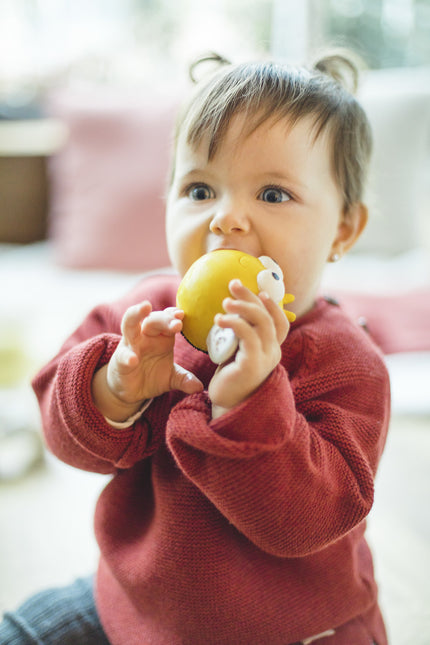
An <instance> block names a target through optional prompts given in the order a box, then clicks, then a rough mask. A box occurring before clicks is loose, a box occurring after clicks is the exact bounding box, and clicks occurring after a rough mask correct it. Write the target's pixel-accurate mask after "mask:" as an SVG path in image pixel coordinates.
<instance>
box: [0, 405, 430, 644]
mask: <svg viewBox="0 0 430 645" xmlns="http://www.w3.org/2000/svg"><path fill="white" fill-rule="evenodd" d="M106 481H107V478H106V477H104V476H99V475H94V474H91V473H84V472H80V471H77V470H74V469H72V468H70V467H68V466H66V465H64V464H62V463H60V462H58V461H57V460H56V459H54V458H53V457H51V456H49V455H45V456H44V459H43V461H41V462H40V463H39V465H38V466H36V467H35V468H34V470H33V471H32V472H31V473H29V474H27V475H26V476H25V477H24V478H21V479H16V480H14V481H9V482H7V483H5V482H4V483H2V484H0V508H1V531H0V554H1V559H0V610H4V609H9V608H12V607H14V606H15V605H16V604H17V603H19V602H20V601H22V600H23V599H24V598H25V597H26V596H27V595H28V594H31V593H33V592H35V591H37V590H39V589H41V588H43V587H46V586H49V585H56V584H65V583H67V582H69V581H71V580H73V579H74V578H75V577H76V576H79V575H85V574H87V573H90V572H92V571H93V570H94V568H95V566H96V562H97V546H96V543H95V540H94V537H93V534H92V516H93V510H94V504H95V501H96V499H97V496H98V494H99V492H100V490H101V488H102V487H103V486H104V485H105V483H106ZM429 499H430V417H428V416H411V415H408V416H402V415H395V416H394V418H393V421H392V426H391V431H390V434H389V439H388V442H387V447H386V451H385V453H384V456H383V460H382V463H381V467H380V470H379V474H378V479H377V493H376V500H375V505H374V508H373V510H372V513H371V516H370V518H369V531H368V539H369V542H370V543H371V545H372V548H373V550H374V554H375V565H376V574H377V578H378V581H379V586H380V594H381V605H382V608H383V611H384V613H385V617H386V621H387V625H388V629H389V633H390V643H391V645H412V644H413V645H429V644H430V584H429V574H430V513H429V510H428V509H429V502H428V500H429Z"/></svg>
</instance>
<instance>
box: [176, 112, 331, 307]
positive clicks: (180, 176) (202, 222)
mask: <svg viewBox="0 0 430 645" xmlns="http://www.w3.org/2000/svg"><path fill="white" fill-rule="evenodd" d="M244 123H245V121H244V118H243V116H242V115H240V114H239V115H237V116H235V117H234V118H233V119H232V121H231V123H230V125H229V127H228V129H227V131H226V133H225V136H224V140H223V141H222V143H221V144H220V145H219V147H218V149H217V151H216V153H215V155H214V156H213V158H212V159H210V160H208V143H207V141H203V142H202V143H201V144H200V145H199V147H198V148H197V149H192V148H191V147H190V146H189V145H187V144H186V142H185V141H184V138H182V139H181V137H180V138H179V141H178V145H177V150H176V165H175V173H174V177H173V181H172V186H171V189H170V192H169V198H168V204H167V242H168V247H169V253H170V256H171V259H172V262H173V264H174V266H175V267H176V269H177V270H178V271H179V273H180V275H184V273H185V272H186V270H187V269H188V268H189V267H190V266H191V264H192V263H193V262H194V261H195V260H197V258H199V257H200V256H201V255H203V254H204V253H207V252H208V251H212V250H214V249H218V248H227V249H238V250H240V251H244V252H246V253H250V254H251V255H255V256H260V255H268V256H270V257H271V258H273V259H274V260H275V261H276V262H277V263H278V264H279V265H280V266H281V268H282V270H283V273H284V281H285V288H286V291H287V292H289V293H292V294H294V295H295V297H296V301H295V303H293V305H291V309H292V310H293V311H294V312H295V313H296V314H297V315H302V314H304V313H305V312H306V311H308V310H309V309H310V308H311V307H312V305H313V303H314V300H315V296H316V293H317V290H318V286H319V281H320V278H321V274H322V272H323V268H324V266H325V264H326V262H327V260H328V258H329V256H330V254H331V251H332V247H333V245H334V243H335V242H336V240H337V239H338V238H339V239H340V238H341V237H342V234H343V208H342V206H343V202H342V196H341V191H340V189H339V187H338V186H337V185H336V183H335V180H334V178H333V174H332V170H331V163H330V154H331V149H330V144H329V141H328V138H327V136H326V135H325V134H322V135H320V136H319V137H318V139H317V140H316V141H314V139H313V137H312V122H311V120H310V119H308V118H304V119H302V120H300V121H298V122H297V123H296V124H295V125H294V126H292V127H291V126H290V125H289V123H288V122H286V121H285V120H280V121H277V122H273V121H267V122H265V123H263V124H262V125H260V126H259V127H258V128H257V129H256V130H254V132H252V133H251V134H249V133H248V134H244V130H243V126H244Z"/></svg>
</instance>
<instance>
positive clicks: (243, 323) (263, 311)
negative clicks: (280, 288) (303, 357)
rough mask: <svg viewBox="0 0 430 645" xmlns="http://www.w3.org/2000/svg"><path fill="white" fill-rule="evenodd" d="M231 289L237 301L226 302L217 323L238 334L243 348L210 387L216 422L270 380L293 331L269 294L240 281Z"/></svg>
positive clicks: (232, 285)
mask: <svg viewBox="0 0 430 645" xmlns="http://www.w3.org/2000/svg"><path fill="white" fill-rule="evenodd" d="M229 290H230V293H231V295H232V296H233V298H226V299H225V300H224V302H223V307H224V310H225V312H226V313H225V314H218V315H217V316H216V318H215V322H216V323H217V325H219V326H220V327H223V328H227V327H230V328H231V329H232V330H233V331H234V333H235V334H236V336H237V338H238V340H239V348H238V350H237V352H236V354H235V356H234V357H233V359H232V360H231V361H227V362H226V363H224V364H222V365H220V366H219V367H218V368H217V370H216V372H215V374H214V376H213V377H212V380H211V382H210V384H209V397H210V399H211V401H212V417H213V418H214V419H215V418H217V417H219V416H221V414H223V413H224V412H226V411H227V410H229V409H230V408H232V407H234V406H236V405H238V404H239V403H241V402H242V401H243V400H244V399H246V398H247V397H248V396H250V394H252V392H254V391H255V390H256V389H257V388H258V387H259V386H260V385H261V384H262V383H263V382H264V381H265V380H266V378H267V377H268V376H269V374H270V373H271V372H272V371H273V370H274V369H275V367H276V366H277V365H278V363H279V361H280V359H281V344H282V343H283V341H284V340H285V338H286V337H287V334H288V331H289V328H290V324H289V322H288V320H287V317H286V315H285V314H284V313H283V311H282V309H281V308H280V307H279V306H278V305H277V304H276V303H275V302H273V300H271V298H269V296H268V295H267V294H264V293H260V294H259V295H258V296H257V295H255V294H253V293H252V292H251V291H250V290H249V289H247V288H246V287H244V286H243V284H242V283H241V282H240V280H232V281H231V282H230V284H229Z"/></svg>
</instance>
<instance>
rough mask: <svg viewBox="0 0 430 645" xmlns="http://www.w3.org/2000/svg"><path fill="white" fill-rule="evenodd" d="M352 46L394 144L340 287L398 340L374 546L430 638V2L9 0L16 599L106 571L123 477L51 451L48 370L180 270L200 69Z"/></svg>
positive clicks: (3, 311)
mask: <svg viewBox="0 0 430 645" xmlns="http://www.w3.org/2000/svg"><path fill="white" fill-rule="evenodd" d="M327 46H347V47H349V48H351V49H353V50H354V51H355V52H357V53H358V54H360V55H361V56H362V58H363V60H364V62H365V64H366V69H365V70H363V74H362V81H361V85H360V87H359V91H358V96H359V99H360V101H361V102H362V104H363V106H364V107H365V109H366V111H367V113H368V116H369V119H370V121H371V124H372V127H373V132H374V142H375V150H374V157H373V162H372V167H371V176H370V182H369V189H368V193H367V195H366V201H367V203H368V204H369V207H370V223H369V226H368V228H367V230H366V232H365V234H364V235H363V237H362V239H361V240H360V242H359V244H358V245H357V248H356V249H355V250H354V252H353V253H351V254H350V256H348V257H346V258H345V259H343V260H342V262H340V263H339V264H337V265H330V266H329V267H328V270H327V274H326V277H325V280H324V284H323V290H324V292H328V293H330V294H331V295H334V296H336V297H338V298H339V299H341V300H342V301H343V303H344V306H345V307H346V308H347V309H348V310H349V312H350V313H351V315H352V316H354V317H356V318H359V317H360V318H363V317H364V318H366V320H367V324H368V327H369V330H370V332H371V333H372V334H373V336H374V338H375V340H376V341H377V342H379V344H380V345H381V347H382V349H383V351H384V352H385V354H386V359H387V365H388V367H389V370H390V375H391V380H392V392H393V421H392V428H391V432H390V436H389V440H388V443H387V449H386V452H385V454H384V457H383V460H382V463H381V468H380V471H379V474H378V479H377V490H376V499H375V507H374V509H373V511H372V514H371V517H370V519H369V541H370V542H371V544H372V546H373V549H374V552H375V556H376V557H375V560H376V571H377V577H378V581H379V584H380V589H381V603H382V606H383V609H384V612H385V614H386V617H387V623H388V628H389V632H390V636H391V642H392V643H393V644H394V645H410V643H414V645H429V643H430V609H429V608H430V587H429V585H428V580H427V577H428V571H429V570H430V547H429V544H430V516H429V514H428V512H427V507H428V498H429V494H430V468H429V465H430V0H235V1H234V2H231V1H228V0H206V1H205V2H202V1H201V0H85V2H84V1H83V0H73V1H72V0H0V285H1V286H0V289H1V297H0V610H4V609H10V608H12V607H13V606H15V604H16V603H18V602H20V601H22V600H23V599H24V598H25V597H26V596H27V595H28V594H29V593H33V592H35V591H37V590H38V589H40V588H42V587H45V586H47V585H53V584H63V583H67V582H69V581H71V580H72V579H74V578H75V577H76V576H78V575H85V574H86V573H89V572H91V571H93V570H94V568H95V566H96V562H97V546H96V544H95V542H94V538H93V535H92V515H93V510H94V504H95V501H96V499H97V496H98V493H99V491H100V490H101V488H102V487H103V486H104V485H105V484H106V481H107V480H106V478H105V477H101V476H98V475H92V474H90V473H81V472H79V471H74V470H73V469H71V468H69V467H67V466H65V465H63V464H61V463H59V462H58V461H56V460H55V459H53V458H52V457H51V456H50V455H49V454H48V453H47V452H46V451H45V449H44V447H43V443H42V441H41V429H40V421H39V415H38V410H37V406H36V404H35V400H34V397H33V394H32V390H31V387H30V379H31V377H32V376H33V375H34V374H35V372H36V371H37V370H38V369H39V368H40V367H41V366H42V365H43V364H44V363H45V362H46V361H48V360H49V359H50V358H51V357H52V356H53V355H54V354H55V353H56V351H57V350H58V348H59V346H60V345H61V343H62V341H63V340H64V339H65V338H66V337H67V335H68V334H69V333H70V332H71V331H72V330H73V329H74V328H75V327H76V325H78V324H79V322H80V321H81V319H82V318H83V316H84V315H85V314H86V312H87V311H88V310H89V309H90V308H91V307H92V306H93V305H94V304H96V303H98V302H102V301H108V300H111V299H114V298H115V297H117V296H118V295H120V294H122V293H123V292H124V291H125V290H127V289H129V288H131V287H132V286H133V285H134V283H135V282H136V281H137V280H139V279H140V278H141V277H142V275H144V274H145V273H147V272H149V271H169V270H171V269H170V266H169V259H168V256H167V250H166V246H165V242H164V194H165V184H166V176H167V173H168V167H169V154H170V147H171V131H172V126H173V123H174V119H175V115H176V113H177V110H178V107H179V105H180V104H181V102H182V100H183V99H184V97H185V96H186V94H187V92H188V90H189V87H190V83H189V80H188V66H189V64H190V63H191V62H192V61H193V60H194V59H195V58H196V57H198V56H200V55H201V54H204V53H206V52H208V51H216V52H218V53H221V54H223V55H224V56H226V57H227V58H230V59H231V60H232V61H235V62H236V61H242V60H247V59H255V58H261V57H267V58H275V59H277V60H280V61H286V62H293V63H303V62H306V61H307V60H309V59H311V58H314V56H315V54H316V53H318V52H319V51H320V50H321V49H324V48H325V47H327Z"/></svg>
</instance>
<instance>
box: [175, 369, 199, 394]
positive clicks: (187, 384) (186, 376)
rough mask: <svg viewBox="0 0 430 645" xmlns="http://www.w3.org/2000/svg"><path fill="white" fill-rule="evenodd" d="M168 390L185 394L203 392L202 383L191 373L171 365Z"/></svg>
mask: <svg viewBox="0 0 430 645" xmlns="http://www.w3.org/2000/svg"><path fill="white" fill-rule="evenodd" d="M170 389H171V390H180V391H181V392H185V393H186V394H195V393H196V392H201V391H202V390H203V383H202V382H201V381H200V380H199V379H198V378H197V376H195V375H194V374H193V373H192V372H189V371H188V370H186V369H185V368H184V367H181V366H180V365H177V363H173V373H172V378H171V379H170Z"/></svg>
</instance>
